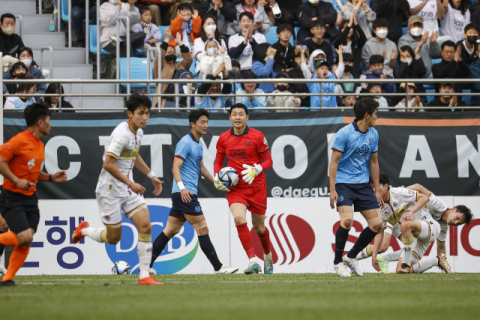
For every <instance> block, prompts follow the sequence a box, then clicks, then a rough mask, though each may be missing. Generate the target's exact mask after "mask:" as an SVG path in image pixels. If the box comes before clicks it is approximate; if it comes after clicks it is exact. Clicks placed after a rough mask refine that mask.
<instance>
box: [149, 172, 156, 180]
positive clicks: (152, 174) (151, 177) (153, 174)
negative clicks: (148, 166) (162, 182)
mask: <svg viewBox="0 0 480 320" xmlns="http://www.w3.org/2000/svg"><path fill="white" fill-rule="evenodd" d="M156 176H157V175H156V174H155V172H153V171H150V172H149V173H148V174H147V177H148V178H149V179H150V180H152V179H153V178H154V177H156Z"/></svg>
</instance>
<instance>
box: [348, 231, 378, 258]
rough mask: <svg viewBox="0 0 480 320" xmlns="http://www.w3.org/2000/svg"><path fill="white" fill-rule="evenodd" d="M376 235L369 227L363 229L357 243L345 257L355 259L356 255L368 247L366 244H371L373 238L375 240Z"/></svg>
mask: <svg viewBox="0 0 480 320" xmlns="http://www.w3.org/2000/svg"><path fill="white" fill-rule="evenodd" d="M377 234H378V233H377V232H373V231H372V229H370V228H369V227H366V228H365V229H363V231H362V233H360V236H359V237H358V240H357V242H356V243H355V244H354V245H353V248H352V250H350V251H349V252H348V253H347V257H349V258H356V257H357V254H358V253H359V252H360V251H362V250H363V249H364V248H365V247H366V246H368V244H369V243H370V242H372V240H373V238H375V236H376V235H377Z"/></svg>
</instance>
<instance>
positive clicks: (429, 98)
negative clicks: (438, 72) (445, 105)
mask: <svg viewBox="0 0 480 320" xmlns="http://www.w3.org/2000/svg"><path fill="white" fill-rule="evenodd" d="M425 93H435V89H427V90H425ZM433 100H435V96H427V101H428V103H430V102H432V101H433Z"/></svg>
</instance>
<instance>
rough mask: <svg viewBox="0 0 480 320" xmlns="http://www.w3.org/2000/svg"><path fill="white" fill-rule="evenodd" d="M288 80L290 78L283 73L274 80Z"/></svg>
mask: <svg viewBox="0 0 480 320" xmlns="http://www.w3.org/2000/svg"><path fill="white" fill-rule="evenodd" d="M288 78H290V77H289V76H288V75H287V74H285V73H279V74H277V75H276V76H275V79H288Z"/></svg>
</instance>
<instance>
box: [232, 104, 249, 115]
mask: <svg viewBox="0 0 480 320" xmlns="http://www.w3.org/2000/svg"><path fill="white" fill-rule="evenodd" d="M233 109H243V110H245V113H246V114H247V115H248V108H247V106H246V105H244V104H243V103H236V104H234V105H232V106H231V107H230V111H229V112H228V113H229V114H232V111H233Z"/></svg>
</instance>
